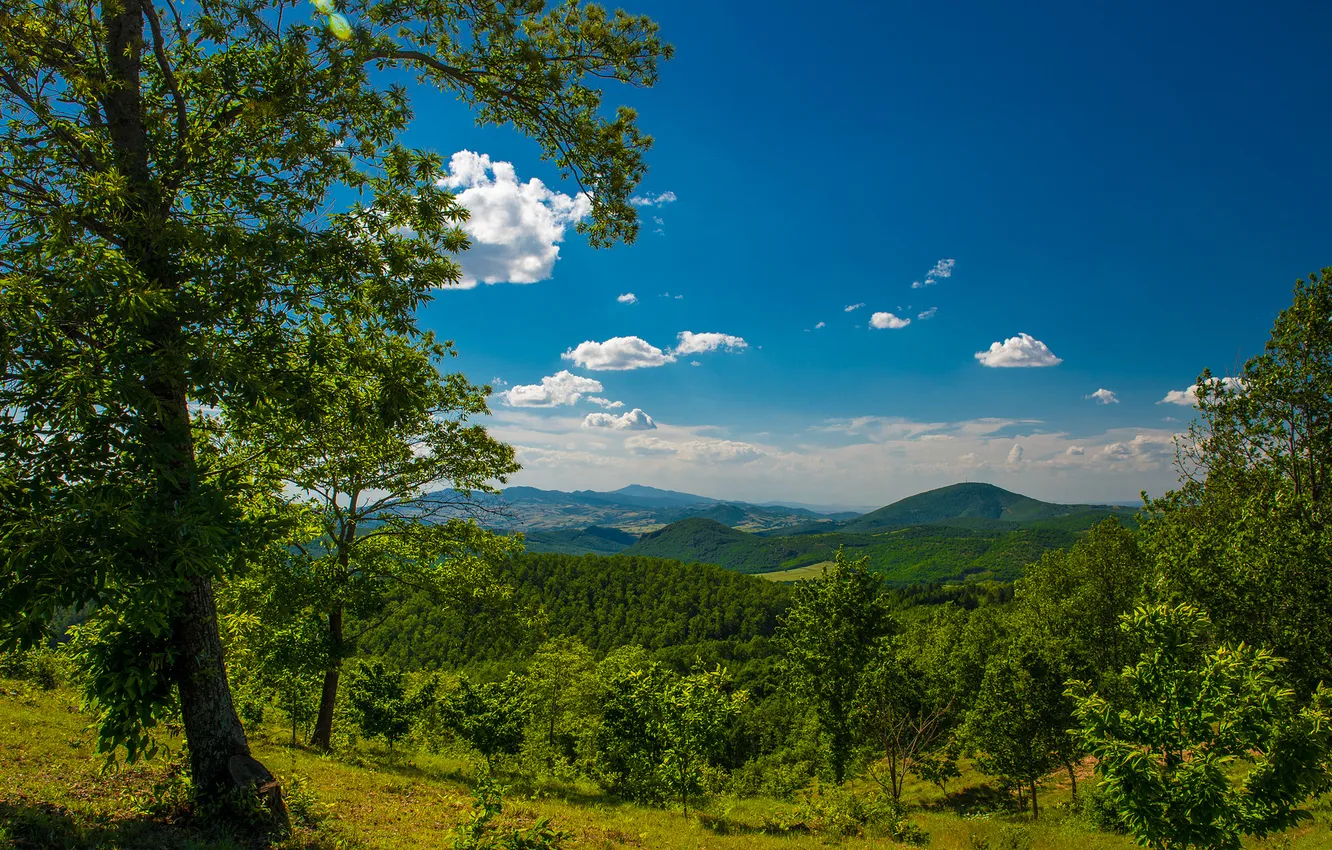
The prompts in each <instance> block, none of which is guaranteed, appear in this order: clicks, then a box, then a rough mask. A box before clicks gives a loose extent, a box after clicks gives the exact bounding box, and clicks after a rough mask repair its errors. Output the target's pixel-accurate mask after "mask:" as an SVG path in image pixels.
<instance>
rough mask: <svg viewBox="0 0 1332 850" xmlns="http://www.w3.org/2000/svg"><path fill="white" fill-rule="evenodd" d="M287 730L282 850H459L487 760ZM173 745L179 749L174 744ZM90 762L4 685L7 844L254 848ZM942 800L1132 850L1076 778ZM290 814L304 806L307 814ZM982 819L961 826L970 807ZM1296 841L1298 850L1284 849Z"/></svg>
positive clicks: (605, 816)
mask: <svg viewBox="0 0 1332 850" xmlns="http://www.w3.org/2000/svg"><path fill="white" fill-rule="evenodd" d="M283 742H284V733H283V732H282V731H281V730H279V729H277V728H271V729H265V730H261V731H260V732H259V733H258V734H257V735H255V736H254V740H253V744H254V751H255V755H256V756H257V757H258V758H260V759H261V760H262V761H263V762H264V763H265V764H267V765H268V766H269V768H270V769H272V770H274V772H275V773H277V774H278V775H279V777H280V778H281V779H283V781H284V785H286V786H287V787H288V788H290V787H291V780H292V779H293V777H302V779H303V782H304V784H305V787H307V788H308V789H309V791H308V793H307V794H306V795H305V796H304V797H303V798H302V800H303V802H304V803H305V808H306V809H309V810H313V811H314V812H316V813H317V814H318V816H319V818H318V819H319V820H320V821H322V822H321V823H320V824H319V825H318V826H310V825H307V826H302V827H300V828H298V829H297V830H296V831H295V834H294V835H293V836H291V837H290V838H289V839H287V840H285V841H283V842H281V843H280V844H279V845H278V846H280V847H286V848H293V849H294V848H310V850H314V848H319V850H332V849H333V848H348V849H349V850H351V848H385V850H407V848H413V850H414V848H437V847H449V846H451V844H452V836H451V833H450V830H451V829H452V828H453V827H454V826H456V825H458V824H459V823H461V822H462V821H463V820H464V819H465V818H466V817H467V815H468V813H469V811H470V804H471V793H470V787H469V786H470V784H471V783H473V782H474V781H475V780H476V779H477V777H478V775H479V769H480V768H479V765H478V764H477V763H476V762H475V761H474V760H471V759H468V758H466V757H463V756H459V755H456V754H454V755H449V754H442V755H431V754H425V753H406V752H399V753H397V754H390V753H389V752H388V751H387V750H385V749H384V748H382V747H379V746H375V745H369V746H367V745H362V746H359V747H357V748H354V749H353V750H351V751H349V752H344V753H341V754H339V755H338V756H336V757H329V756H321V755H317V754H315V753H312V752H310V751H308V750H305V749H302V748H290V747H288V746H285V745H284V743H283ZM178 743H179V742H178V741H177V745H178ZM100 764H101V759H100V757H98V756H97V755H96V754H95V753H94V752H93V741H92V736H91V733H90V730H89V728H88V719H87V718H86V717H85V716H84V715H82V714H80V713H79V711H78V709H77V701H76V699H75V697H74V696H73V695H72V694H71V693H70V692H69V691H65V690H56V691H40V690H35V689H34V688H32V686H30V685H27V684H25V683H19V682H10V681H4V680H0V847H4V846H8V847H15V848H34V847H38V848H85V847H86V848H123V849H124V850H138V848H145V850H146V848H154V850H156V848H179V850H223V848H227V850H231V848H236V850H239V848H240V847H242V846H245V845H243V844H241V843H239V842H238V841H237V840H236V839H234V838H233V837H231V836H228V835H227V834H225V833H222V832H219V831H217V830H216V829H210V828H209V827H207V826H204V825H200V824H199V823H197V822H196V820H195V819H194V818H192V817H191V816H190V812H189V809H188V806H185V805H182V804H180V803H177V802H174V801H173V800H172V795H171V788H172V787H173V786H172V785H171V783H170V781H169V780H170V775H171V773H170V769H169V764H170V762H169V761H168V760H158V761H154V762H150V763H148V764H147V765H141V766H136V767H132V768H124V769H122V770H120V771H118V772H116V773H110V774H103V773H102V772H101V771H100V770H99V767H100ZM512 785H513V791H512V792H511V794H510V796H509V798H508V800H507V801H506V806H505V812H504V815H503V816H502V818H501V820H502V821H503V822H506V823H508V824H512V825H528V824H530V823H532V822H533V821H535V820H536V819H537V818H538V817H548V818H550V819H551V821H552V823H553V825H554V826H555V827H557V828H559V829H561V830H563V831H565V832H566V833H569V834H570V836H571V839H570V841H569V842H568V844H567V846H568V847H571V848H621V847H629V848H654V849H656V848H659V849H660V850H686V849H687V850H704V848H712V849H713V850H731V849H732V848H734V850H741V848H755V850H803V848H810V850H813V848H820V847H826V846H829V845H830V844H836V845H837V846H842V847H847V848H871V847H877V848H883V847H893V846H897V845H895V844H894V843H893V842H891V841H888V840H887V839H883V838H872V839H868V840H865V839H848V840H846V841H844V842H841V843H840V844H838V843H837V842H832V841H828V840H826V839H824V838H822V837H820V836H814V835H807V834H806V835H785V836H779V835H770V834H766V833H764V832H762V831H761V830H762V829H763V824H764V819H765V817H768V816H771V815H772V814H774V813H776V812H777V811H778V810H780V809H782V808H790V804H786V803H780V802H777V801H774V800H768V799H762V798H748V799H743V800H735V799H727V798H721V799H717V800H714V801H712V803H711V804H710V805H709V806H708V807H707V808H705V809H704V811H703V813H702V814H701V815H694V814H692V813H691V815H690V816H689V817H684V816H682V815H681V814H679V813H678V812H673V811H664V810H660V809H651V808H644V807H641V806H636V805H632V804H628V803H622V802H619V801H617V800H615V799H612V798H609V797H606V796H604V795H602V794H600V793H599V792H598V791H597V789H596V788H595V787H593V786H591V785H590V784H586V783H573V784H568V783H558V782H554V781H544V782H536V783H530V782H529V783H523V782H519V781H516V780H515V781H513V782H512ZM949 792H950V793H949V794H947V795H944V794H941V793H940V792H939V790H938V789H937V788H935V787H934V786H928V785H923V784H921V783H912V784H909V785H908V787H907V799H908V802H909V803H910V804H911V805H912V807H913V812H912V817H913V819H914V820H915V821H916V822H917V823H919V824H921V825H922V826H924V827H925V829H927V830H928V831H929V832H930V834H931V837H932V841H931V843H930V847H932V848H939V850H969V848H970V847H971V846H972V845H971V841H972V836H973V835H974V836H977V837H978V838H984V839H988V840H989V841H991V842H992V846H994V847H996V848H999V847H1002V846H1003V845H1002V844H1000V841H1001V835H1002V834H1006V833H1008V834H1011V833H1013V832H1014V831H1017V833H1021V834H1026V835H1028V836H1029V837H1030V839H1031V843H1030V847H1031V848H1033V850H1128V848H1130V847H1131V846H1133V845H1132V844H1131V842H1130V841H1128V840H1127V839H1126V838H1124V837H1121V836H1117V835H1111V834H1104V833H1097V832H1095V831H1092V830H1091V829H1089V828H1088V827H1087V826H1085V825H1084V824H1083V823H1082V822H1081V821H1080V820H1078V819H1077V818H1075V817H1073V816H1072V815H1071V814H1070V813H1069V800H1070V798H1071V796H1070V793H1069V789H1068V788H1067V778H1066V777H1061V776H1058V775H1055V776H1052V777H1050V779H1049V780H1048V781H1047V782H1046V783H1045V787H1044V789H1043V791H1042V805H1043V810H1044V814H1043V817H1042V819H1041V821H1040V822H1039V823H1037V824H1031V823H1030V822H1029V821H1028V820H1027V818H1026V817H1024V816H1023V815H1021V814H1019V813H1016V812H1009V811H1003V810H999V811H992V810H991V809H993V806H992V805H991V806H990V807H989V808H988V809H987V807H986V801H987V800H989V801H993V800H994V799H995V798H996V795H995V793H994V792H993V791H992V790H991V789H990V788H989V787H988V786H987V785H986V784H985V781H984V777H982V776H980V775H979V774H976V773H974V772H973V771H972V770H970V769H969V768H968V769H967V771H966V773H965V775H964V776H963V778H962V779H961V780H959V781H955V782H953V783H951V784H950V786H949ZM299 808H300V807H299V806H293V810H299ZM977 810H980V811H983V812H985V813H983V814H979V815H973V816H971V817H966V816H963V814H962V813H963V812H967V811H977ZM1315 815H1316V816H1315V820H1314V821H1312V822H1310V823H1308V824H1306V825H1305V826H1303V827H1301V828H1300V829H1298V830H1293V831H1291V833H1290V834H1289V835H1288V836H1281V837H1278V838H1276V839H1269V840H1267V841H1263V842H1249V843H1248V844H1246V845H1245V846H1246V847H1248V848H1251V850H1277V848H1289V850H1315V848H1326V847H1329V846H1332V831H1329V828H1328V824H1329V810H1328V808H1327V805H1326V803H1323V804H1321V805H1320V806H1319V807H1317V808H1316V810H1315ZM1286 838H1289V839H1290V841H1289V843H1288V844H1287V843H1285V841H1284V839H1286Z"/></svg>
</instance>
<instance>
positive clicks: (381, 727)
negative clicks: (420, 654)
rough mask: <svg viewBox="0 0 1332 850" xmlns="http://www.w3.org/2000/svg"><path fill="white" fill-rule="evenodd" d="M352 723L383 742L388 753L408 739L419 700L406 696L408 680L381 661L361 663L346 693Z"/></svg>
mask: <svg viewBox="0 0 1332 850" xmlns="http://www.w3.org/2000/svg"><path fill="white" fill-rule="evenodd" d="M347 697H348V702H349V704H350V707H351V715H352V721H353V722H354V723H355V724H356V726H357V728H358V729H360V730H361V734H362V735H364V736H365V737H367V738H383V739H384V741H385V742H387V743H388V745H389V749H390V750H392V749H393V745H394V744H395V743H396V742H398V741H400V740H402V739H403V738H404V737H406V735H407V733H408V732H410V731H411V728H412V718H413V717H415V716H416V713H417V711H418V710H419V709H420V704H419V701H418V700H413V699H409V698H408V696H407V683H406V677H405V676H403V674H402V672H401V671H398V670H390V669H388V668H386V667H385V666H384V663H383V662H382V661H371V662H368V663H362V664H361V665H360V666H359V667H358V668H357V670H356V675H355V676H354V677H352V682H351V686H350V687H349V688H348V689H347Z"/></svg>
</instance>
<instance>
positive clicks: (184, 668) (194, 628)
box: [172, 576, 250, 793]
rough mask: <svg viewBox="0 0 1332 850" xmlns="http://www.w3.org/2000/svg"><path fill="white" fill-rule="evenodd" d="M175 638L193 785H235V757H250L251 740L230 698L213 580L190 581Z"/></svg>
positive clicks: (208, 788)
mask: <svg viewBox="0 0 1332 850" xmlns="http://www.w3.org/2000/svg"><path fill="white" fill-rule="evenodd" d="M172 638H173V640H174V643H175V645H176V648H177V650H178V652H179V655H178V656H177V658H176V662H175V665H174V667H173V670H172V672H173V673H174V676H175V680H176V688H177V690H179V692H180V714H181V718H182V719H183V720H184V723H185V741H186V743H187V744H188V745H189V748H190V775H191V778H192V779H193V780H194V786H195V787H196V788H197V789H199V790H200V791H203V792H205V793H207V792H208V791H215V790H219V789H226V788H231V787H233V786H234V785H235V782H236V780H235V779H234V777H233V776H232V771H231V766H230V763H231V759H232V757H233V756H244V757H246V758H249V755H250V745H249V742H247V741H246V740H245V730H244V729H243V728H241V722H240V718H239V717H238V716H237V715H236V708H235V706H234V705H232V703H231V688H230V687H228V685H227V670H226V665H225V664H224V663H223V660H222V639H221V636H220V635H219V634H218V630H217V608H216V607H215V605H214V602H213V582H212V580H211V579H209V578H207V577H206V576H200V577H198V578H195V579H194V580H193V581H191V582H190V589H189V591H188V592H187V593H186V594H185V596H184V598H183V599H182V600H181V603H180V608H179V611H178V613H177V615H176V619H175V622H174V623H173V626H172Z"/></svg>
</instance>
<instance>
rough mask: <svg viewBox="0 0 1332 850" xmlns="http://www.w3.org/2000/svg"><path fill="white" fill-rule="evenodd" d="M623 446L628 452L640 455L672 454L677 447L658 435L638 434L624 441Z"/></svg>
mask: <svg viewBox="0 0 1332 850" xmlns="http://www.w3.org/2000/svg"><path fill="white" fill-rule="evenodd" d="M624 447H625V449H627V450H628V451H629V453H630V454H635V455H639V456H640V457H642V456H654V455H656V456H660V455H673V454H675V453H676V452H677V451H678V449H676V448H675V446H674V445H673V444H671V443H668V442H667V441H665V440H663V439H661V438H660V437H648V436H643V435H638V436H634V437H630V438H629V439H627V440H625V441H624Z"/></svg>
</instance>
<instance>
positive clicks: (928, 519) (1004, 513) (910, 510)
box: [841, 482, 1133, 534]
mask: <svg viewBox="0 0 1332 850" xmlns="http://www.w3.org/2000/svg"><path fill="white" fill-rule="evenodd" d="M1089 510H1090V511H1096V510H1106V511H1109V512H1112V513H1120V512H1123V513H1124V514H1126V515H1128V514H1132V513H1133V511H1131V510H1128V509H1125V508H1123V507H1122V506H1116V505H1059V504H1055V503H1052V502H1042V501H1040V500H1038V499H1033V498H1031V497H1029V496H1023V495H1021V494H1019V493H1014V492H1012V491H1010V490H1005V489H1003V488H1002V487H996V486H994V485H993V484H982V483H979V482H975V483H967V484H951V485H949V486H947V487H940V488H938V489H936V490H928V491H926V492H924V493H917V494H916V495H914V496H908V497H906V498H905V499H900V500H898V501H896V502H893V503H892V504H891V505H886V506H885V507H882V508H879V509H878V510H877V511H870V512H869V513H867V514H864V515H862V516H859V517H856V518H855V519H853V520H850V521H849V522H845V523H843V524H842V525H841V530H842V531H846V532H851V533H859V534H865V533H873V532H876V531H887V530H890V529H894V528H905V527H907V526H912V525H939V524H947V523H951V522H955V521H957V520H965V519H980V520H986V519H988V520H1000V521H1005V522H1019V523H1021V522H1032V521H1035V520H1042V519H1055V518H1057V517H1062V516H1068V515H1070V514H1076V513H1083V512H1085V511H1089Z"/></svg>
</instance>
